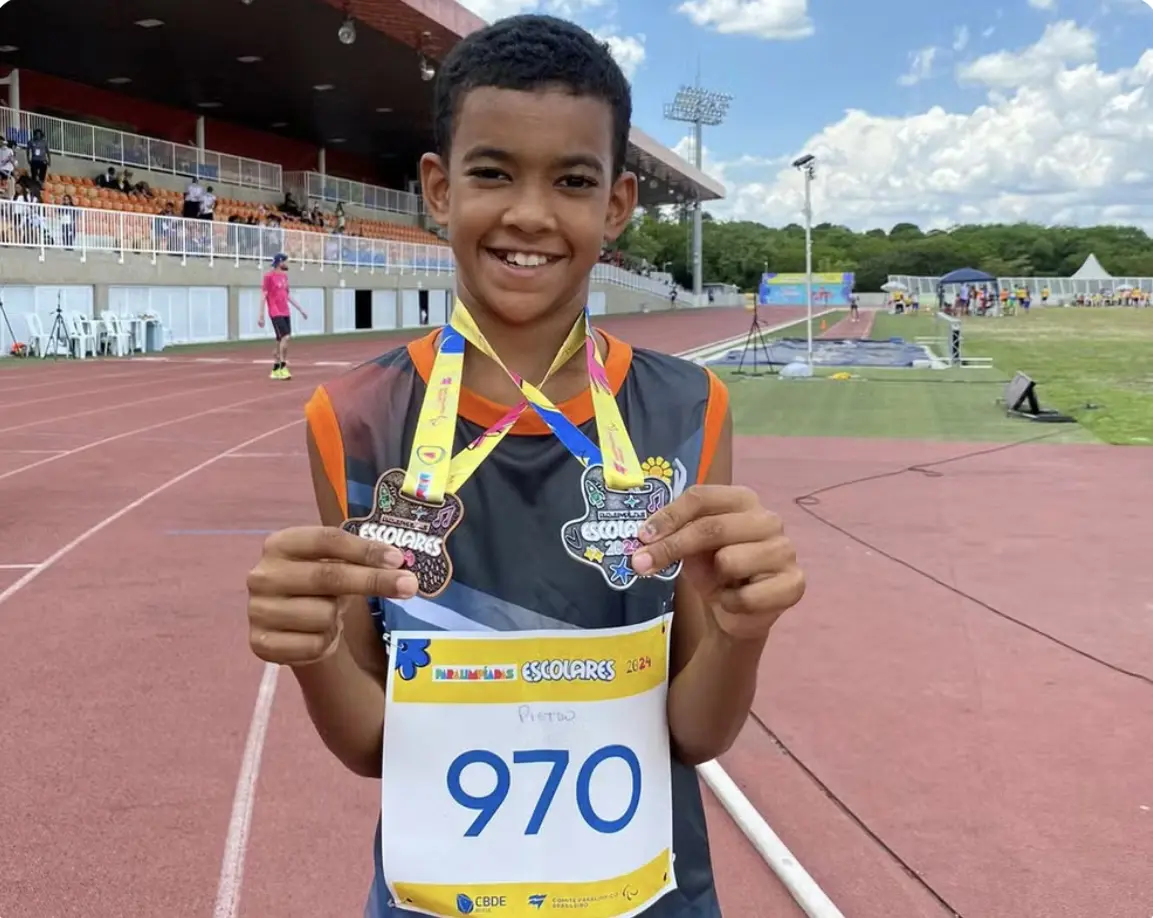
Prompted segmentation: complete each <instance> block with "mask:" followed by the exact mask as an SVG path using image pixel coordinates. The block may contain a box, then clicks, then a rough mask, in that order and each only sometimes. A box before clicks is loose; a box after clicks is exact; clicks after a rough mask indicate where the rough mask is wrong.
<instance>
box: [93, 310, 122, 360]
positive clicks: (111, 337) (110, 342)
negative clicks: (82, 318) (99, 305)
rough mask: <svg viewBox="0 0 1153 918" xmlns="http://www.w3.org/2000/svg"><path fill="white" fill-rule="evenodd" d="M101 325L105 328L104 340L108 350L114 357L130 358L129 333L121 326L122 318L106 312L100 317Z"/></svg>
mask: <svg viewBox="0 0 1153 918" xmlns="http://www.w3.org/2000/svg"><path fill="white" fill-rule="evenodd" d="M100 324H101V325H102V326H103V327H104V340H105V343H106V345H107V349H108V350H109V351H111V352H112V355H113V356H114V357H127V356H128V351H129V347H128V338H129V335H128V332H127V331H125V330H124V328H123V327H122V326H121V325H120V318H119V317H118V316H117V315H116V313H114V312H108V311H105V312H103V313H101V315H100Z"/></svg>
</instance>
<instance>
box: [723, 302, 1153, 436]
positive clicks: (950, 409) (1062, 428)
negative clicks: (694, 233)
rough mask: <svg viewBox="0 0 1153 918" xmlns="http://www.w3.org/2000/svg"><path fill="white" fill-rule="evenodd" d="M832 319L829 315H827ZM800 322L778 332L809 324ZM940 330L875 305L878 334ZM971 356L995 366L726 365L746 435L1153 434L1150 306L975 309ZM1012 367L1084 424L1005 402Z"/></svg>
mask: <svg viewBox="0 0 1153 918" xmlns="http://www.w3.org/2000/svg"><path fill="white" fill-rule="evenodd" d="M830 324H831V323H830ZM803 331H804V325H803V324H801V325H799V326H794V329H793V330H784V331H782V332H778V335H780V334H803ZM939 332H940V329H939V325H938V323H937V321H936V320H934V319H933V318H932V316H929V315H918V316H911V315H906V316H891V315H888V314H879V315H878V316H877V317H876V321H875V323H874V326H873V332H872V335H871V337H872V338H874V339H879V340H884V339H888V338H892V337H900V338H905V339H906V340H911V339H913V338H916V337H933V336H935V335H938V334H939ZM963 334H964V337H963V349H964V353H965V355H966V356H984V357H991V358H992V359H993V363H994V368H992V369H972V368H966V369H952V370H943V371H936V370H923V371H922V370H889V369H877V368H861V369H852V370H850V371H849V372H850V375H851V378H850V379H848V380H838V379H831V378H830V377H832V376H834V375H835V374H836V371H835V370H818V372H817V377H816V378H815V379H811V380H781V379H778V378H777V377H773V376H765V377H761V378H750V377H747V376H737V375H735V374H734V373H733V372H732V371H731V370H730V369H725V368H721V369H720V372H721V373H722V374H723V375H724V376H725V377H726V380H727V382H728V383H729V387H730V391H731V393H732V404H733V420H734V424H735V428H736V431H737V432H738V433H743V434H768V435H776V436H842V437H887V438H898V439H933V440H967V441H978V442H980V441H987V442H1013V441H1015V440H1021V439H1025V438H1028V437H1033V436H1038V435H1041V434H1052V435H1053V436H1052V437H1051V440H1050V442H1057V443H1069V442H1081V443H1085V442H1106V443H1117V444H1126V445H1142V444H1153V361H1151V360H1150V355H1153V309H1145V310H1135V309H1048V310H1035V311H1034V312H1033V313H1032V314H1030V315H1017V316H1010V317H1006V318H1002V319H969V320H966V322H965V325H964V333H963ZM1017 370H1021V371H1023V372H1025V373H1028V374H1029V375H1030V376H1032V377H1033V379H1034V380H1036V382H1037V385H1038V389H1037V391H1038V397H1039V398H1040V400H1041V404H1042V406H1043V407H1046V408H1056V409H1058V410H1060V411H1062V412H1064V413H1066V414H1069V415H1071V416H1073V417H1075V418H1076V419H1077V421H1078V423H1077V424H1068V425H1051V424H1045V425H1042V424H1034V423H1032V422H1029V421H1025V420H1022V419H1020V418H1012V417H1008V416H1007V415H1006V414H1005V410H1004V407H1003V405H1001V404H999V403H998V399H999V397H1000V396H1001V393H1002V388H1003V386H1004V384H1005V382H1006V381H1007V380H1008V379H1009V378H1010V377H1011V376H1012V375H1013V373H1014V372H1015V371H1017Z"/></svg>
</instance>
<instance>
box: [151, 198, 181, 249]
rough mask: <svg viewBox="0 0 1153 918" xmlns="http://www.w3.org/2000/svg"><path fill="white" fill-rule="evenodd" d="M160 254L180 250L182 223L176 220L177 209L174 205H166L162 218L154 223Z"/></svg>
mask: <svg viewBox="0 0 1153 918" xmlns="http://www.w3.org/2000/svg"><path fill="white" fill-rule="evenodd" d="M153 227H154V231H155V233H156V240H155V244H156V250H157V251H158V252H178V251H179V250H180V222H179V221H178V220H177V219H176V208H174V207H173V206H172V203H171V202H169V203H168V204H165V205H164V210H162V211H161V212H160V216H159V217H157V218H156V219H155V220H154V221H153Z"/></svg>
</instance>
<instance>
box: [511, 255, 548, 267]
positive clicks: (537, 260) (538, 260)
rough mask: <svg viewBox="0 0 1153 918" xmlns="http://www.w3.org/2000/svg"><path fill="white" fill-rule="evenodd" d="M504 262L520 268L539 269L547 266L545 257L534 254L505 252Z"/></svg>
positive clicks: (546, 257)
mask: <svg viewBox="0 0 1153 918" xmlns="http://www.w3.org/2000/svg"><path fill="white" fill-rule="evenodd" d="M504 260H505V261H507V262H508V263H509V264H510V265H516V266H517V267H520V268H539V267H540V266H541V265H547V264H548V256H547V255H538V254H536V253H535V252H505V254H504Z"/></svg>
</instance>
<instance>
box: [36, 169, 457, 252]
mask: <svg viewBox="0 0 1153 918" xmlns="http://www.w3.org/2000/svg"><path fill="white" fill-rule="evenodd" d="M65 195H71V196H72V200H73V202H74V203H75V204H76V206H77V207H89V208H94V209H97V210H110V211H116V212H120V213H135V214H160V213H162V212H163V211H164V207H165V205H167V204H171V205H172V206H173V208H174V209H175V210H176V211H177V213H179V212H180V209H181V206H182V203H183V200H184V195H183V194H181V193H180V192H179V191H171V190H169V189H166V188H155V189H153V194H152V197H151V198H145V197H142V196H140V195H129V194H125V193H124V192H120V191H109V190H108V189H107V188H97V187H96V185H95V183H94V182H93V180H92V179H90V178H85V177H83V176H69V175H57V176H51V177H50V178H49V180H48V181H47V182H46V183H45V185H44V203H45V204H60V203H61V202H62V201H63V200H64V196H65ZM262 213H263V214H273V213H276V211H275V210H274V209H273V208H264V209H263V211H262V209H261V208H260V207H257V206H255V205H253V204H252V203H250V202H248V201H238V200H235V199H232V198H220V199H219V200H218V201H217V202H216V217H217V222H221V221H224V220H227V219H228V218H229V217H233V216H235V217H239V218H241V219H244V220H247V219H249V218H250V217H256V218H259V217H260V216H261V215H262ZM276 215H277V216H279V217H280V219H281V225H282V226H283V227H284V228H285V229H295V230H303V231H306V232H307V231H315V230H316V229H317V228H316V227H314V226H312V225H310V224H308V223H304V222H303V221H300V220H293V219H291V218H289V217H286V216H285V215H284V214H279V213H276ZM325 217H326V219H327V220H330V221H331V220H332V219H333V218H332V215H331V214H325ZM345 226H346V232H347V234H348V235H353V236H363V237H364V238H366V239H380V240H383V241H387V242H407V243H410V244H413V245H443V244H444V242H443V240H441V239H439V238H438V237H437V236H436V235H434V234H433V233H430V232H428V231H427V230H425V229H422V228H421V227H419V226H409V225H408V224H404V223H392V222H390V221H388V220H361V219H352V218H350V219H348V220H347V221H346V224H345ZM330 228H331V224H330Z"/></svg>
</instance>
